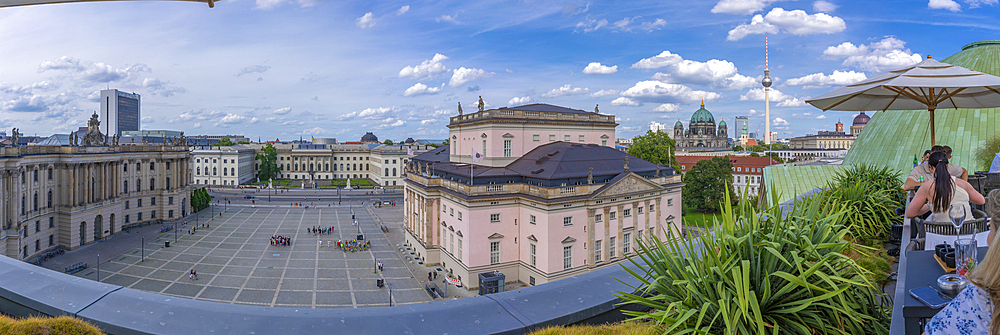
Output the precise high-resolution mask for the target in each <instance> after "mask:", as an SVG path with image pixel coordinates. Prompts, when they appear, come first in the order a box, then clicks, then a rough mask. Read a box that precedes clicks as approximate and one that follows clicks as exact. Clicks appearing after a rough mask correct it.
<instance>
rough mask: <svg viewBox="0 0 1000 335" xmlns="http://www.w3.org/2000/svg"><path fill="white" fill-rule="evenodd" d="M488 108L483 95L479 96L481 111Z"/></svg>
mask: <svg viewBox="0 0 1000 335" xmlns="http://www.w3.org/2000/svg"><path fill="white" fill-rule="evenodd" d="M485 108H486V103H485V102H483V96H481V95H480V96H479V111H480V112H482V111H483V110H484V109H485Z"/></svg>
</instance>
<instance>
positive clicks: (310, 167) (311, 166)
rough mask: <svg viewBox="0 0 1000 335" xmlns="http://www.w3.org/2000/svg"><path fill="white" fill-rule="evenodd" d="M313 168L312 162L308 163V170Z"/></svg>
mask: <svg viewBox="0 0 1000 335" xmlns="http://www.w3.org/2000/svg"><path fill="white" fill-rule="evenodd" d="M312 170H313V163H309V171H312Z"/></svg>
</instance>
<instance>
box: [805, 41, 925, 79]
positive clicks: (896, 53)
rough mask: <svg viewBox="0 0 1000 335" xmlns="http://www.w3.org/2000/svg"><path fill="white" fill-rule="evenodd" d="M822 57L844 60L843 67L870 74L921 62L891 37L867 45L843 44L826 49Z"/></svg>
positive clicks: (901, 42)
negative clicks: (870, 72)
mask: <svg viewBox="0 0 1000 335" xmlns="http://www.w3.org/2000/svg"><path fill="white" fill-rule="evenodd" d="M823 55H824V56H826V57H828V58H835V59H836V58H845V59H844V62H843V65H844V66H853V67H855V68H858V69H861V70H864V71H872V72H884V71H887V70H895V69H898V68H901V67H904V66H907V65H913V64H916V63H919V62H920V61H921V60H922V57H920V54H917V53H911V52H910V49H908V48H906V42H904V41H902V40H900V39H897V38H895V37H891V36H886V37H883V38H882V40H880V41H877V42H872V43H869V44H868V45H864V44H859V45H854V44H853V43H851V42H844V43H841V44H840V45H837V46H831V47H827V48H826V50H824V51H823Z"/></svg>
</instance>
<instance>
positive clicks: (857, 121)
mask: <svg viewBox="0 0 1000 335" xmlns="http://www.w3.org/2000/svg"><path fill="white" fill-rule="evenodd" d="M871 119H872V118H871V117H870V116H868V115H865V112H861V114H858V116H855V117H854V125H855V126H861V125H866V124H868V120H871Z"/></svg>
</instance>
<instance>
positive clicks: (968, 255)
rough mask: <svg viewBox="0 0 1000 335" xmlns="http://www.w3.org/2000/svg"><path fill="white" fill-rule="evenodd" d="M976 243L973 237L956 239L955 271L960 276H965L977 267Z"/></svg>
mask: <svg viewBox="0 0 1000 335" xmlns="http://www.w3.org/2000/svg"><path fill="white" fill-rule="evenodd" d="M976 244H977V243H976V240H975V239H972V238H969V239H961V238H959V239H957V240H955V273H956V274H958V275H959V276H963V277H964V276H965V275H967V274H968V273H969V272H971V271H972V269H975V268H976V264H977V261H976V247H977V245H976Z"/></svg>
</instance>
